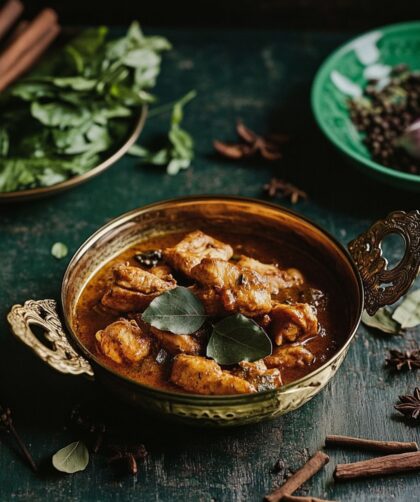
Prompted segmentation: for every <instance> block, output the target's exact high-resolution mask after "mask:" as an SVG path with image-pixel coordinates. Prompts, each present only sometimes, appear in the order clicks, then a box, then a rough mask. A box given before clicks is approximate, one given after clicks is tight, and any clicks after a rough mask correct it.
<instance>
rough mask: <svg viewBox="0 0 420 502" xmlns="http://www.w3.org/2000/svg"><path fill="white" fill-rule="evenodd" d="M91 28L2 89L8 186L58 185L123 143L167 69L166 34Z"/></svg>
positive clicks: (1, 139)
mask: <svg viewBox="0 0 420 502" xmlns="http://www.w3.org/2000/svg"><path fill="white" fill-rule="evenodd" d="M107 32H108V30H107V28H106V27H99V28H92V29H88V30H85V31H83V32H82V33H81V34H80V35H79V36H77V37H76V38H75V39H74V40H72V41H70V43H69V44H68V45H67V46H65V47H64V49H61V50H58V51H57V52H56V53H55V54H53V55H52V56H51V57H49V58H48V59H46V60H45V61H44V62H43V63H42V64H40V65H39V66H38V67H37V68H36V69H35V70H34V71H33V72H31V73H30V74H29V75H28V76H27V77H25V78H23V79H21V80H19V81H18V82H17V83H16V84H15V85H13V86H12V87H10V88H9V89H8V91H7V92H5V93H3V94H2V95H1V96H0V112H1V115H2V121H1V123H0V191H3V192H10V191H15V190H21V189H25V188H34V187H40V186H41V187H42V186H50V185H54V184H56V183H59V182H62V181H64V180H66V179H68V178H70V177H72V176H74V175H78V174H82V173H84V172H86V171H88V170H90V169H91V168H92V167H94V166H95V165H96V164H97V163H98V162H99V161H100V160H101V158H103V156H105V155H106V154H107V152H110V151H111V149H112V148H114V149H115V146H116V145H120V144H122V142H123V141H124V139H125V138H126V137H127V135H128V133H129V130H130V128H131V127H132V117H133V116H134V114H138V113H139V111H138V110H139V107H140V106H142V105H143V104H145V103H150V102H152V101H154V97H153V96H152V95H151V94H150V93H149V90H150V89H151V88H153V87H154V85H155V83H156V78H157V76H158V74H159V71H160V64H161V53H162V51H165V50H168V49H170V48H171V46H170V44H169V42H168V41H167V40H166V39H165V38H163V37H155V36H150V37H147V36H145V35H144V34H143V33H142V31H141V30H140V27H139V25H138V23H133V24H132V25H131V27H130V28H129V30H128V32H127V34H126V35H125V36H123V37H120V38H117V39H115V40H108V39H107Z"/></svg>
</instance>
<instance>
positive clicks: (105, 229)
mask: <svg viewBox="0 0 420 502" xmlns="http://www.w3.org/2000/svg"><path fill="white" fill-rule="evenodd" d="M197 202H209V203H223V202H238V203H252V204H257V205H259V206H262V207H266V208H269V209H273V210H275V211H277V212H280V213H286V214H288V215H290V216H292V217H294V218H298V219H299V220H301V221H303V222H304V223H306V224H309V225H310V226H312V227H313V228H314V229H315V230H317V231H318V232H321V234H323V235H324V237H326V238H327V239H328V240H329V241H330V242H331V243H332V244H334V245H335V246H336V248H337V250H338V251H340V252H341V253H342V254H343V257H344V258H346V259H347V262H348V264H349V265H350V268H351V270H352V272H353V275H354V279H355V280H356V281H357V287H358V290H359V293H360V296H359V305H358V309H357V311H356V314H355V315H354V319H353V320H352V325H351V328H350V329H349V333H348V334H347V336H346V341H345V342H344V343H343V345H342V346H341V347H340V349H339V350H338V351H337V352H336V353H335V354H334V355H333V356H332V357H331V358H330V359H328V360H327V361H326V362H325V363H324V364H323V365H321V366H320V367H318V368H317V369H315V370H314V371H312V372H311V373H308V374H307V375H305V376H303V377H301V378H299V379H298V380H294V381H293V382H290V383H288V384H286V385H283V386H282V387H279V388H278V389H272V390H266V391H261V392H256V393H252V394H232V395H231V394H229V395H220V396H219V395H202V394H192V393H186V392H174V391H166V390H161V389H158V388H156V387H152V386H150V385H145V384H142V383H140V382H138V381H136V380H134V379H132V378H130V377H128V376H126V375H123V374H121V373H119V372H118V371H115V370H114V369H112V368H110V367H109V366H107V365H106V364H104V363H103V362H102V361H101V360H100V359H99V358H98V357H96V356H95V354H92V353H91V352H90V351H89V350H88V349H87V348H86V347H85V346H84V345H83V343H82V342H81V341H80V340H79V338H78V337H77V335H76V334H75V332H74V330H73V328H72V326H71V324H70V322H69V319H68V317H67V314H66V309H65V293H66V287H67V283H68V278H69V275H70V273H71V271H72V269H73V267H74V265H75V264H76V263H77V262H78V260H79V259H80V258H82V256H83V255H84V254H85V253H86V251H87V250H88V249H90V248H91V246H92V245H93V244H94V243H95V242H97V241H98V240H99V239H100V238H101V237H103V236H104V235H106V234H108V233H109V232H110V231H112V229H114V228H115V227H117V226H119V225H120V224H122V223H124V222H128V221H129V220H130V219H132V218H133V217H134V216H135V215H141V214H144V213H147V212H149V211H151V210H156V209H159V208H162V209H163V208H167V207H168V206H169V205H171V204H175V203H176V204H182V203H185V204H188V203H189V204H194V203H197ZM107 261H109V260H107ZM105 263H106V262H104V263H103V264H102V266H103V265H104V264H105ZM87 282H88V281H86V282H85V284H84V286H86V284H87ZM82 289H83V288H82ZM363 307H364V290H363V284H362V280H361V277H360V273H359V271H358V269H357V267H356V265H355V263H354V261H353V259H352V257H351V255H350V253H349V252H348V251H347V249H346V248H345V247H344V246H343V245H342V244H341V243H340V242H339V241H338V240H337V239H335V237H333V236H332V235H331V234H330V233H329V232H327V231H326V230H325V229H323V228H322V227H321V226H319V225H317V224H316V223H314V222H312V221H311V220H310V219H309V218H306V217H305V216H302V215H300V214H298V213H297V212H295V211H293V210H291V209H288V208H284V207H282V206H278V205H276V204H273V203H270V202H266V201H261V200H258V199H255V198H251V197H240V196H223V195H221V196H217V195H216V196H213V195H199V196H190V197H180V198H173V199H167V200H165V201H161V202H156V203H153V204H148V205H146V206H143V207H141V208H137V209H134V210H132V211H129V212H128V213H124V214H122V215H121V216H118V217H116V218H114V219H113V220H111V221H110V222H108V223H107V224H105V225H104V226H102V227H101V228H100V229H99V230H97V231H96V232H95V233H94V234H92V235H91V236H90V237H89V238H88V239H87V240H86V241H85V242H84V243H83V244H82V245H81V246H80V248H79V249H78V250H77V251H76V253H75V254H74V255H73V258H72V259H71V261H70V263H69V264H68V267H67V269H66V272H65V274H64V277H63V281H62V287H61V309H62V312H63V317H64V322H65V325H66V328H67V331H68V334H69V335H70V337H71V341H72V342H74V343H75V346H76V347H77V348H78V349H79V351H80V352H81V354H82V355H83V356H85V357H86V358H87V359H88V360H89V361H93V362H94V363H95V364H97V365H98V366H100V367H101V369H102V370H105V371H106V372H109V373H111V374H113V375H114V376H116V377H118V378H120V379H122V380H124V381H125V382H128V383H130V384H132V385H133V384H134V385H135V386H137V387H140V388H141V389H144V390H145V391H147V392H153V393H155V394H157V395H159V396H161V397H162V399H163V398H171V397H172V398H178V399H179V398H181V399H188V400H193V401H197V402H203V403H204V402H206V403H209V401H212V402H217V403H223V402H226V403H227V402H229V403H231V404H233V403H236V404H240V403H244V402H246V401H247V400H249V399H253V398H254V399H257V398H259V397H261V398H262V397H264V396H269V395H274V394H276V393H277V392H284V391H286V390H288V389H291V388H293V387H295V386H299V385H300V384H302V383H304V382H305V380H310V379H312V378H313V377H314V376H315V375H317V374H318V373H320V372H322V371H323V370H325V369H326V368H327V367H328V366H330V365H332V364H334V362H335V361H336V360H338V359H340V357H341V356H342V354H343V353H345V352H346V351H347V349H348V346H349V345H350V343H351V342H352V340H353V337H354V335H355V333H356V331H357V328H358V327H359V324H360V319H361V316H362V312H363ZM343 338H344V337H343Z"/></svg>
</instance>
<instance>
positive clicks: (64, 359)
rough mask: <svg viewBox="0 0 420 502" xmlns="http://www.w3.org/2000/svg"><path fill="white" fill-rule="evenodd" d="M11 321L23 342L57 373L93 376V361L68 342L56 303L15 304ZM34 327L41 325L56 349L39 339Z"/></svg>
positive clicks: (9, 316) (9, 319) (11, 312)
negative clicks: (87, 359) (80, 353)
mask: <svg viewBox="0 0 420 502" xmlns="http://www.w3.org/2000/svg"><path fill="white" fill-rule="evenodd" d="M7 320H8V321H9V324H10V326H11V328H12V331H13V333H14V334H15V335H16V336H17V337H18V338H19V340H21V341H22V342H23V343H25V344H26V345H27V346H28V347H30V348H31V349H32V350H33V351H34V352H35V353H36V354H37V355H38V356H39V357H40V358H41V359H42V360H43V361H45V362H46V363H48V364H49V365H50V366H51V367H53V368H54V369H56V370H57V371H60V372H61V373H70V374H72V375H80V374H83V373H85V374H87V375H89V376H93V370H92V367H91V365H90V364H89V362H88V361H86V359H84V358H83V357H82V356H80V355H79V354H78V353H77V352H76V351H75V350H74V349H73V347H72V346H71V345H70V343H69V342H68V340H67V336H66V334H65V332H64V330H63V326H62V324H61V321H60V318H59V316H58V313H57V304H56V302H55V301H54V300H38V301H35V300H29V301H27V302H25V304H24V305H15V306H14V307H13V308H12V310H11V311H10V312H9V315H8V316H7ZM32 326H39V327H40V328H42V329H43V330H44V336H45V338H46V339H47V340H48V341H49V342H50V343H51V345H52V348H49V347H47V346H46V345H45V344H43V343H42V341H41V340H39V339H38V338H37V337H36V336H35V334H34V333H33V331H32V328H31V327H32Z"/></svg>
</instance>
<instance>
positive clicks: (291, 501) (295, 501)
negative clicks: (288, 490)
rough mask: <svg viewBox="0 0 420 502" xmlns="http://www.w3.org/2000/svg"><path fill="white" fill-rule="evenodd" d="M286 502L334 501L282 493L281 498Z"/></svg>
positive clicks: (332, 501)
mask: <svg viewBox="0 0 420 502" xmlns="http://www.w3.org/2000/svg"><path fill="white" fill-rule="evenodd" d="M281 500H284V501H286V502H334V500H325V499H318V498H316V497H311V496H308V497H296V496H295V495H283V497H282V499H281Z"/></svg>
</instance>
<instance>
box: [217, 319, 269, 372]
mask: <svg viewBox="0 0 420 502" xmlns="http://www.w3.org/2000/svg"><path fill="white" fill-rule="evenodd" d="M272 350H273V347H272V343H271V340H270V338H269V337H268V335H267V333H266V332H265V331H264V330H263V328H261V326H259V325H258V324H257V323H256V322H255V321H253V320H252V319H248V318H247V317H245V316H243V315H242V314H237V315H233V316H230V317H226V318H225V319H222V320H221V321H219V322H218V323H217V324H215V326H214V328H213V332H212V334H211V337H210V340H209V343H208V345H207V357H211V358H212V359H214V360H215V361H216V362H217V363H219V364H226V365H230V364H237V363H239V362H240V361H256V360H258V359H261V358H263V357H266V356H269V355H270V354H271V352H272Z"/></svg>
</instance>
